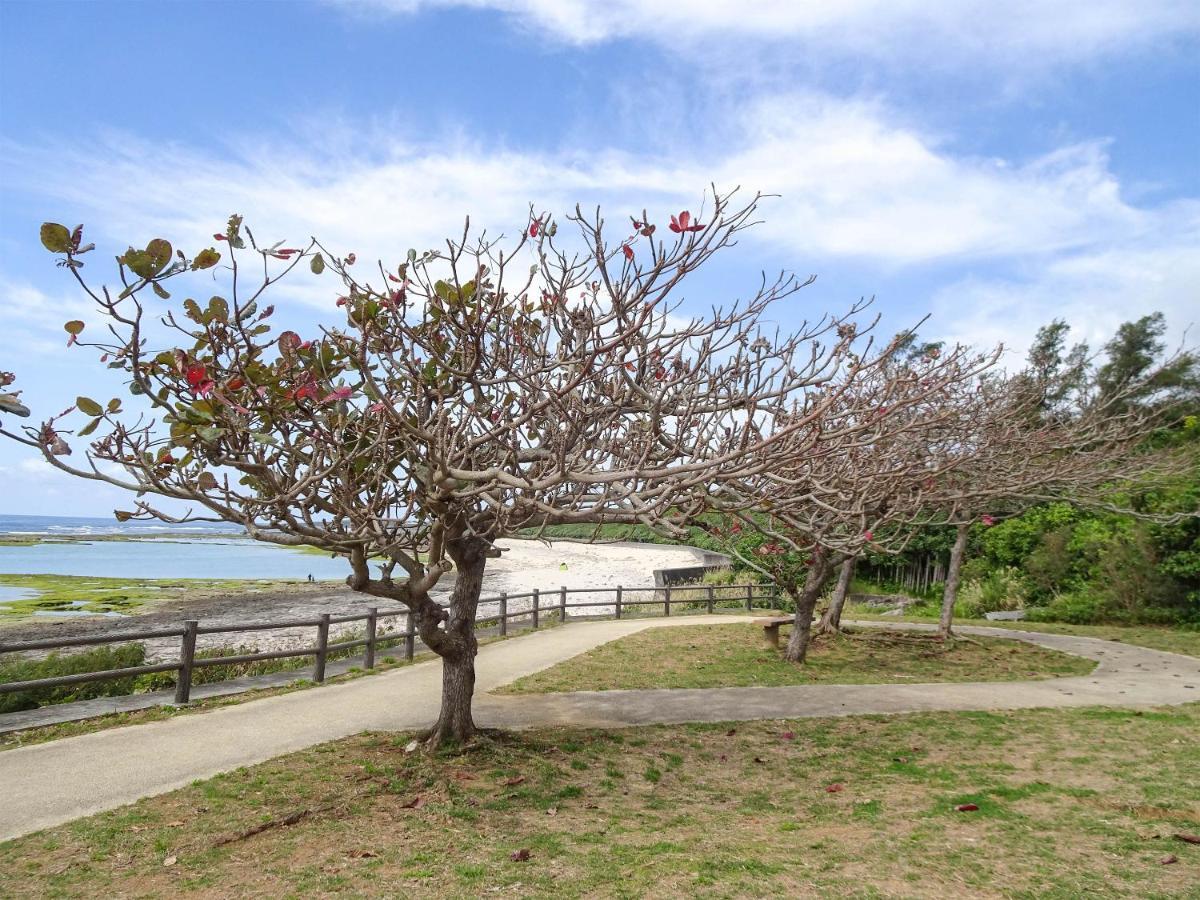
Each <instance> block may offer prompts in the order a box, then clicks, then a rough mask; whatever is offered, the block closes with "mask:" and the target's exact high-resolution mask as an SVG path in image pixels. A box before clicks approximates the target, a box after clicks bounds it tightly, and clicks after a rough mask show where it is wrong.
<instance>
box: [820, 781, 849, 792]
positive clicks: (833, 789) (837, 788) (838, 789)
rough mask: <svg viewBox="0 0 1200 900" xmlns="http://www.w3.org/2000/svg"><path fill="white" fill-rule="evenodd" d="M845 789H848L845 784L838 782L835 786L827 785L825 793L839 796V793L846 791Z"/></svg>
mask: <svg viewBox="0 0 1200 900" xmlns="http://www.w3.org/2000/svg"><path fill="white" fill-rule="evenodd" d="M845 789H846V786H845V785H844V784H842V783H841V782H840V781H837V782H834V783H833V784H830V785H826V787H825V793H827V794H837V793H840V792H842V791H844V790H845Z"/></svg>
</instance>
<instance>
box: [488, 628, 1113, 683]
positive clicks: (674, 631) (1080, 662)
mask: <svg viewBox="0 0 1200 900" xmlns="http://www.w3.org/2000/svg"><path fill="white" fill-rule="evenodd" d="M786 634H787V629H786V628H785V630H784V635H786ZM780 642H781V643H782V642H783V637H782V636H781V640H780ZM1095 666H1096V664H1095V663H1094V662H1092V661H1091V660H1086V659H1081V658H1080V657H1077V656H1069V655H1067V654H1065V653H1058V652H1056V651H1054V650H1047V649H1045V648H1042V647H1035V646H1034V645H1032V644H1026V643H1024V642H1023V641H1015V640H1006V639H1004V638H972V639H970V640H956V641H949V642H946V643H942V642H939V641H937V640H935V639H934V638H933V636H931V635H923V634H913V633H911V632H907V633H900V632H878V633H876V632H875V631H874V630H872V631H860V632H858V633H857V634H855V635H854V636H850V635H849V634H847V635H842V636H833V637H818V638H817V639H816V641H815V643H814V644H813V645H812V646H811V647H810V649H809V655H808V662H807V663H806V664H805V665H803V666H797V665H794V664H793V663H789V662H786V661H785V660H784V659H783V657H782V656H781V655H780V654H779V653H778V652H775V651H772V650H769V649H768V648H766V647H765V646H764V644H763V639H762V628H761V627H760V626H757V625H746V624H730V625H685V626H679V627H674V628H654V629H650V630H647V631H643V632H640V633H638V634H633V635H630V636H629V637H624V638H621V639H620V640H616V641H612V642H611V643H608V644H603V645H601V646H599V647H597V648H596V649H594V650H591V651H589V652H587V653H584V654H582V655H580V656H577V657H575V658H574V659H570V660H567V661H566V662H563V663H560V664H558V665H557V666H553V667H552V668H549V669H546V670H544V671H542V672H537V673H535V674H533V675H529V676H527V677H525V678H522V679H520V680H518V681H516V682H514V683H513V684H511V685H508V686H507V687H505V688H502V689H501V690H502V692H505V693H533V692H543V691H612V690H638V689H643V688H704V687H745V686H771V687H773V686H777V685H787V684H881V683H898V684H904V683H914V684H915V683H919V682H928V681H1013V680H1018V681H1020V680H1026V679H1030V678H1053V677H1056V676H1061V675H1086V674H1087V673H1088V672H1091V671H1092V669H1094V668H1095Z"/></svg>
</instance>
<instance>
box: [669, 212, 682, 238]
mask: <svg viewBox="0 0 1200 900" xmlns="http://www.w3.org/2000/svg"><path fill="white" fill-rule="evenodd" d="M667 227H668V228H670V229H671V230H672V231H673V232H675V233H676V234H680V233H681V232H682V231H683V229H682V228H680V227H679V220H678V219H676V218H675V217H674V216H671V224H670V225H668V226H667Z"/></svg>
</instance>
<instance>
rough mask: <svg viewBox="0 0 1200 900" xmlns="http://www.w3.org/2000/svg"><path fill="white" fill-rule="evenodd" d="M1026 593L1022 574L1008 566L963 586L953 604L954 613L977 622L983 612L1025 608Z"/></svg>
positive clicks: (1026, 588) (1026, 587)
mask: <svg viewBox="0 0 1200 900" xmlns="http://www.w3.org/2000/svg"><path fill="white" fill-rule="evenodd" d="M1027 594H1028V586H1027V584H1026V581H1025V578H1024V576H1023V575H1022V574H1021V572H1020V571H1019V570H1018V569H1016V568H1014V567H1012V566H1005V567H1003V568H1000V569H996V570H994V571H992V572H989V573H988V574H987V575H985V576H984V577H982V578H977V579H975V580H974V581H968V582H966V583H965V584H963V586H962V587H961V588H959V591H958V598H957V601H956V602H955V604H954V614H955V615H956V616H962V617H964V618H968V619H978V618H980V617H982V616H983V614H984V613H990V612H996V611H998V610H1013V609H1024V608H1025V600H1026V596H1027Z"/></svg>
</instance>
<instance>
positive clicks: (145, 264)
mask: <svg viewBox="0 0 1200 900" xmlns="http://www.w3.org/2000/svg"><path fill="white" fill-rule="evenodd" d="M119 262H122V263H124V264H125V266H126V267H127V268H128V269H129V271H131V272H133V274H134V275H137V276H138V277H139V278H149V277H151V276H152V275H153V274H154V260H153V259H152V258H151V257H150V254H149V253H147V252H146V251H145V250H134V249H133V248H132V247H130V248H129V249H128V250H126V251H125V255H124V256H121V257H119Z"/></svg>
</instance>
